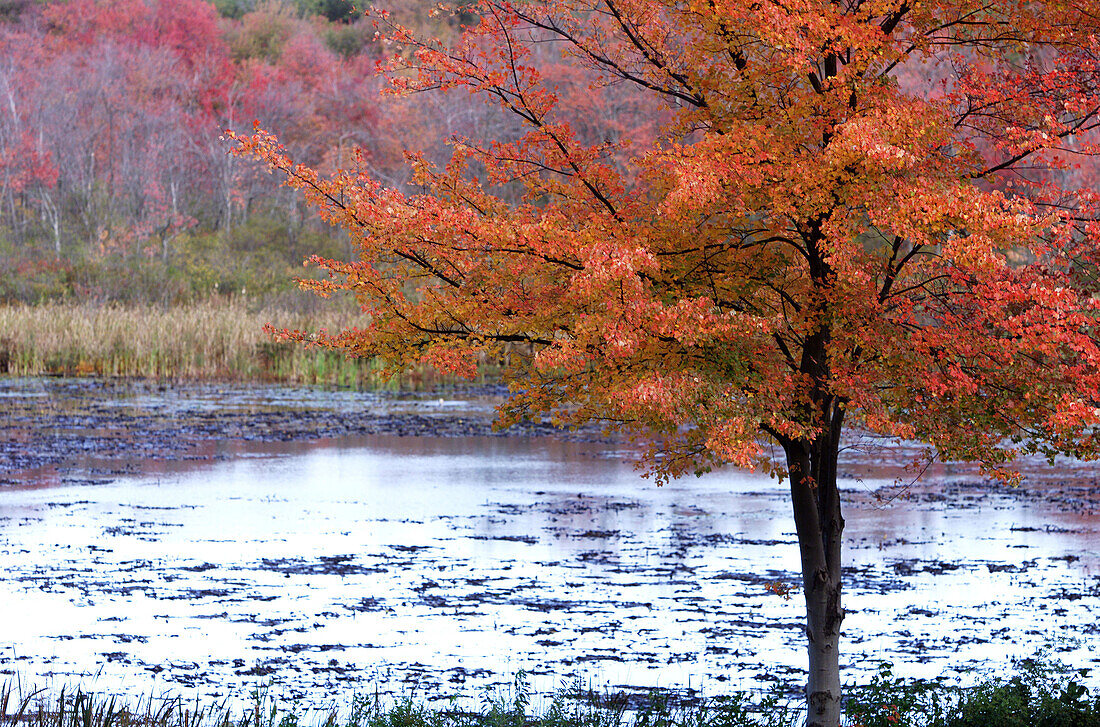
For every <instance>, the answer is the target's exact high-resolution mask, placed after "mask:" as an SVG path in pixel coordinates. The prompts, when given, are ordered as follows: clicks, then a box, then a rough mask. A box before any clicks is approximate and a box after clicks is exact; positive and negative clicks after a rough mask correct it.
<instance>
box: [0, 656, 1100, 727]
mask: <svg viewBox="0 0 1100 727" xmlns="http://www.w3.org/2000/svg"><path fill="white" fill-rule="evenodd" d="M1083 676H1084V675H1083V673H1081V672H1078V671H1074V670H1072V669H1069V668H1067V667H1065V666H1064V665H1061V664H1060V663H1058V662H1056V661H1049V660H1047V661H1035V660H1030V659H1028V660H1023V661H1022V662H1018V663H1017V667H1016V673H1015V674H1014V675H1012V676H1011V678H1008V679H1006V678H1003V677H992V678H989V679H986V680H985V681H983V682H981V683H979V684H977V685H975V686H972V687H960V686H958V685H952V684H949V683H945V682H944V680H937V681H932V682H919V681H918V682H909V681H905V680H902V679H899V678H896V677H894V675H893V673H892V671H891V669H890V667H889V666H888V665H884V667H883V668H882V669H881V670H880V672H879V674H878V675H877V676H876V677H875V678H874V679H872V681H871V682H870V683H869V684H866V685H863V686H856V687H849V688H848V690H847V691H848V698H847V701H846V706H845V713H846V716H845V719H844V721H843V723H844V725H845V726H846V727H1100V697H1096V696H1093V695H1091V694H1090V693H1089V690H1088V688H1087V687H1085V686H1084V685H1083V683H1082V677H1083ZM243 701H244V703H246V704H248V706H246V707H244V708H237V709H234V708H231V707H229V706H227V705H228V701H226V702H222V703H221V704H210V705H206V706H203V705H201V704H199V703H190V702H185V701H184V700H182V699H181V698H179V697H164V698H159V699H156V698H146V699H138V700H136V701H133V702H131V703H127V704H124V703H122V702H120V701H119V700H118V699H117V698H116V697H112V696H104V695H97V694H92V693H87V692H81V691H75V692H72V691H69V692H66V691H64V690H63V691H62V692H61V694H60V695H58V696H54V697H49V696H47V695H45V694H43V693H41V692H37V691H32V692H29V693H25V692H23V691H22V689H21V687H20V685H19V684H18V683H14V684H13V683H12V682H8V683H7V684H6V685H4V684H0V727H799V726H800V725H802V724H803V723H804V721H805V711H804V709H803V708H802V704H801V701H800V700H794V699H791V698H789V697H787V696H785V695H784V693H783V691H782V690H781V689H779V688H776V689H773V690H772V691H771V692H768V693H765V694H756V695H753V694H749V693H746V692H734V693H733V694H730V695H727V696H719V697H707V698H703V697H698V696H697V695H695V694H694V693H689V694H686V695H685V694H683V693H680V692H677V691H675V690H653V691H651V692H649V693H648V694H633V695H628V694H626V693H618V694H614V693H599V692H594V691H592V690H590V689H585V688H584V686H583V684H581V683H574V684H573V685H571V686H567V687H564V688H562V689H561V690H559V691H558V692H557V693H556V694H554V695H552V697H550V698H549V701H548V702H544V703H542V704H540V705H539V706H538V707H537V708H536V707H535V706H533V705H532V693H531V690H530V687H529V685H528V682H527V680H526V678H525V676H524V674H523V673H522V672H521V673H520V674H519V675H517V677H516V680H515V682H514V685H513V687H512V689H511V691H505V692H503V693H497V694H493V695H485V696H483V697H482V699H481V708H480V709H475V710H470V709H459V708H458V706H457V705H458V702H457V701H452V702H451V703H450V704H449V705H447V706H444V707H442V708H440V707H430V706H427V705H425V704H423V703H418V702H415V701H413V700H412V699H411V698H406V699H404V700H399V701H389V702H387V701H386V700H384V699H382V698H380V697H379V696H378V695H377V694H375V695H374V696H373V697H372V696H366V697H364V696H361V695H360V696H355V697H354V698H353V699H352V701H351V706H350V709H348V708H344V709H340V708H336V707H321V708H317V707H305V708H303V706H302V705H301V704H299V703H297V702H295V703H290V704H286V703H280V702H279V701H278V700H276V699H275V698H273V697H272V696H271V695H270V694H269V693H267V692H265V691H263V690H260V691H255V692H253V693H252V695H251V699H250V700H243Z"/></svg>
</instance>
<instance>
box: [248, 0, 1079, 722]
mask: <svg viewBox="0 0 1100 727" xmlns="http://www.w3.org/2000/svg"><path fill="white" fill-rule="evenodd" d="M475 11H476V14H477V16H478V18H479V22H478V23H476V24H474V25H472V26H471V27H470V28H469V29H468V30H467V32H466V33H465V34H464V35H463V36H462V37H461V39H459V40H458V41H457V42H453V43H444V42H441V41H438V40H433V39H431V38H423V37H421V36H419V35H417V34H416V33H413V32H410V31H408V30H406V29H405V28H403V27H401V26H400V25H398V24H396V23H394V22H392V20H390V19H389V18H388V17H387V16H386V14H384V13H381V14H379V17H378V23H379V26H380V29H381V30H382V31H383V32H385V33H386V34H387V35H388V37H389V38H390V39H391V40H392V41H393V42H394V43H395V44H396V45H397V46H398V47H399V48H400V49H401V51H400V52H399V53H398V54H397V55H395V57H394V58H393V60H392V62H391V63H390V64H389V66H388V69H387V73H388V77H389V81H390V87H391V89H392V91H393V92H394V93H397V94H416V93H417V92H427V91H433V90H444V91H448V92H449V93H451V94H455V93H461V92H464V91H468V92H469V93H471V94H473V95H475V96H477V97H480V98H483V99H486V100H487V101H489V102H492V103H495V104H496V105H498V106H499V107H500V108H501V109H503V110H504V111H505V112H507V113H508V114H510V115H511V116H512V117H513V118H514V119H516V120H518V121H519V122H520V124H521V125H522V130H521V132H520V133H518V134H516V135H514V136H512V137H510V138H476V137H471V136H456V138H455V139H454V140H453V144H452V156H451V158H450V159H449V160H448V161H447V162H446V163H445V164H433V163H431V162H430V161H429V160H427V159H426V158H424V157H423V156H420V155H417V154H412V155H411V156H410V158H409V163H410V165H411V168H412V170H413V174H414V177H413V181H414V182H415V184H417V185H419V189H418V190H416V191H415V192H413V193H409V192H407V191H402V190H399V189H395V188H394V187H393V186H391V185H388V184H385V183H384V182H383V181H382V180H379V179H378V178H377V177H376V176H375V175H373V174H372V173H371V171H370V169H369V166H368V164H367V163H366V160H365V158H363V157H362V156H359V157H355V158H354V159H353V160H352V161H351V163H349V164H347V165H345V166H344V167H343V168H342V169H340V170H339V171H337V172H335V173H334V174H331V175H326V174H321V173H319V172H318V171H317V170H316V169H315V168H313V167H311V166H307V165H303V164H301V163H299V161H298V160H297V159H295V158H294V154H293V153H289V152H288V151H287V150H286V149H285V148H284V147H283V146H282V145H281V144H280V142H279V141H278V140H277V139H276V137H275V136H273V135H271V134H269V133H267V132H266V131H263V130H257V131H256V132H255V133H253V134H251V135H248V136H235V137H234V138H236V139H237V141H238V146H237V152H238V153H241V154H245V155H249V156H254V157H259V158H261V159H263V160H264V161H265V162H267V164H268V165H269V166H270V167H271V168H272V169H274V170H278V171H279V172H280V173H282V174H283V175H284V176H285V180H286V183H287V184H288V185H289V186H291V187H293V188H296V189H298V190H300V191H301V192H302V194H303V196H304V198H305V199H307V200H308V201H309V202H310V204H312V205H313V206H315V207H316V208H317V209H318V210H320V213H321V214H322V215H323V216H324V217H325V219H327V220H329V221H330V222H331V223H333V224H334V225H338V226H339V227H341V228H343V229H344V230H346V231H347V232H348V234H349V235H350V236H351V238H352V240H353V242H354V245H355V247H356V248H357V251H358V256H357V259H353V260H350V261H337V260H329V259H322V258H315V259H314V260H313V262H314V263H315V264H317V265H319V266H321V267H322V268H323V269H325V270H327V271H329V272H330V273H331V274H332V275H333V278H332V279H330V280H327V281H324V282H322V283H316V282H310V283H308V285H309V286H310V287H313V288H314V289H316V290H317V291H318V292H321V293H322V294H329V293H331V292H334V291H338V290H347V291H350V292H351V293H353V294H354V295H355V296H356V298H357V300H358V301H359V302H360V303H361V305H362V307H363V311H364V314H365V315H364V319H363V324H362V326H361V327H359V328H355V329H352V330H347V331H344V332H342V333H339V334H333V335H328V334H315V335H311V334H305V333H300V332H285V333H284V335H285V336H287V337H289V338H292V339H297V340H301V341H305V342H308V343H311V344H319V345H322V346H328V347H332V348H335V349H338V350H342V351H345V352H346V353H347V354H349V355H352V356H375V355H381V356H384V357H386V358H388V359H390V360H392V361H393V362H395V363H396V364H398V365H404V364H408V363H411V362H429V363H431V364H433V365H435V366H438V367H440V368H443V369H447V370H449V371H454V372H458V373H464V372H465V373H469V372H471V371H472V370H473V366H474V363H475V361H476V360H477V359H478V357H479V356H485V355H489V356H492V357H498V358H500V359H502V360H506V361H507V362H508V363H509V366H510V371H511V376H512V379H511V380H512V382H513V389H512V390H513V395H512V397H511V399H510V401H509V402H508V403H507V404H505V405H504V407H503V408H502V409H501V414H502V419H503V421H504V422H505V423H507V422H508V421H511V420H513V419H515V418H517V417H524V416H546V415H549V416H552V417H554V418H556V419H557V420H558V421H559V422H561V423H563V424H573V423H578V422H581V421H586V420H590V419H597V420H600V421H603V422H606V423H607V424H608V425H609V426H611V427H618V428H623V429H626V430H629V431H631V432H634V433H636V434H639V435H641V436H642V437H644V438H645V439H646V440H647V441H649V442H651V443H652V444H651V446H650V448H649V450H648V453H647V456H646V465H647V466H648V467H649V469H650V470H651V471H653V472H655V473H657V474H658V475H659V476H660V477H667V476H676V475H680V474H683V473H685V472H692V471H700V470H706V469H708V468H711V467H715V466H720V465H723V464H726V463H733V464H737V465H741V466H756V467H762V468H764V469H765V470H768V471H772V472H775V473H777V474H780V475H781V476H785V477H787V478H788V479H789V481H790V484H791V502H792V508H793V512H794V518H795V524H796V526H797V530H798V534H799V544H800V550H801V554H802V563H803V575H804V583H803V585H804V593H805V596H806V603H807V635H808V637H809V656H810V675H809V687H808V690H807V697H808V700H809V705H810V724H814V725H818V724H821V725H826V724H827V725H836V724H837V721H838V720H839V690H840V686H839V685H840V682H839V676H838V671H837V648H838V636H839V630H840V622H841V619H842V618H843V609H842V608H841V601H840V596H841V583H840V573H841V571H840V563H841V533H842V530H843V519H842V517H841V503H840V494H839V491H838V490H837V486H836V458H837V452H838V448H839V445H840V436H841V433H842V430H843V428H844V427H845V425H847V426H852V427H858V428H860V429H862V430H866V431H870V432H875V433H878V434H882V435H887V436H892V437H900V438H907V439H916V440H920V441H923V442H925V443H926V444H927V458H928V459H932V458H946V459H968V460H977V461H979V462H981V463H983V465H984V467H985V469H986V471H987V472H988V473H989V474H991V475H994V476H997V477H1002V478H1005V479H1012V477H1013V475H1012V471H1011V462H1012V460H1014V459H1015V458H1016V457H1018V456H1020V455H1023V454H1032V453H1038V454H1041V455H1045V456H1051V457H1053V456H1055V455H1057V454H1071V455H1075V456H1092V455H1094V454H1095V453H1096V450H1097V441H1096V425H1097V423H1098V422H1100V409H1098V408H1097V405H1098V403H1100V345H1098V338H1097V326H1096V320H1097V311H1098V308H1100V303H1098V298H1097V293H1098V291H1097V286H1096V271H1097V254H1098V251H1100V245H1098V242H1100V237H1098V233H1100V227H1098V211H1100V209H1098V202H1100V198H1098V197H1097V194H1096V192H1095V191H1093V189H1091V188H1090V186H1089V184H1090V182H1091V181H1092V180H1093V178H1094V176H1093V173H1092V170H1093V169H1095V167H1094V165H1093V164H1092V156H1093V154H1094V152H1095V149H1096V147H1095V140H1096V134H1095V130H1096V126H1097V122H1098V116H1097V113H1098V109H1100V86H1098V81H1100V76H1098V67H1097V64H1098V62H1100V56H1098V51H1100V47H1098V41H1097V39H1096V38H1097V36H1096V33H1097V31H1098V30H1100V5H1096V4H1095V3H1094V2H1092V1H1091V0H1084V2H1081V1H1080V0H1075V1H1074V2H1063V1H1061V0H1038V1H1029V2H1014V1H1012V0H1004V1H1002V0H984V1H983V2H970V1H968V0H964V1H962V2H959V1H958V0H951V1H949V2H948V1H942V0H941V1H936V0H932V1H927V0H926V1H924V2H919V3H913V2H909V0H866V1H860V0H853V1H850V2H848V1H846V2H816V1H813V0H811V1H809V2H798V3H793V4H791V3H771V2H761V3H743V2H723V1H722V0H690V1H687V2H682V1H679V0H677V1H667V0H665V1H662V0H601V1H598V2H582V1H581V0H552V1H550V2H540V3H533V4H526V3H516V4H511V3H508V2H497V1H496V0H484V1H483V2H480V3H478V4H477V5H476V8H475ZM562 63H565V64H567V65H569V66H570V67H571V68H572V69H573V73H574V74H575V75H574V76H572V77H568V76H562V75H560V64H562ZM563 78H565V79H566V80H572V79H582V82H583V83H584V84H585V87H586V89H587V91H586V93H587V94H588V97H589V98H591V99H593V100H594V101H595V102H596V103H597V104H602V103H604V102H605V100H606V98H607V97H608V95H609V94H623V97H625V98H629V99H631V101H630V103H631V104H633V108H634V109H636V111H637V115H636V116H635V119H636V121H637V133H636V134H635V133H634V131H635V130H634V129H630V128H626V129H616V128H613V127H609V128H608V130H607V133H605V134H600V133H593V131H592V129H591V128H588V129H585V130H583V132H582V131H581V130H580V129H579V127H578V125H577V121H578V120H579V119H581V118H582V117H583V115H584V114H583V111H584V108H583V106H580V104H579V103H578V101H579V97H578V96H577V95H576V94H575V93H572V92H571V91H570V90H569V89H567V88H563V85H568V84H563V83H562V79H563ZM624 89H625V92H624ZM579 106H580V108H578V107H579ZM652 120H657V121H659V128H658V129H655V130H653V129H649V128H648V127H647V125H648V123H649V122H651V121H652ZM590 126H591V124H590ZM516 190H518V193H517V192H516Z"/></svg>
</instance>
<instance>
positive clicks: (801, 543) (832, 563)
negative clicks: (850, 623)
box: [785, 407, 844, 727]
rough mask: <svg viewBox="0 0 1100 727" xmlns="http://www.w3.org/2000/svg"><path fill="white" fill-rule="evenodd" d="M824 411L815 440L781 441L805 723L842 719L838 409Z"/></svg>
mask: <svg viewBox="0 0 1100 727" xmlns="http://www.w3.org/2000/svg"><path fill="white" fill-rule="evenodd" d="M830 408H831V407H830ZM827 416H829V426H828V428H827V429H826V430H825V431H824V432H822V433H821V435H820V436H819V437H818V438H817V439H816V440H814V441H813V442H789V443H787V444H786V445H785V449H786V452H787V465H788V470H789V473H790V478H791V502H792V504H793V507H794V520H795V527H796V530H797V533H798V547H799V551H800V554H801V558H802V589H803V593H804V595H805V598H806V637H807V648H808V656H809V678H808V680H807V683H806V702H807V705H808V707H809V716H808V721H807V725H808V726H809V727H837V726H838V725H839V724H840V660H839V645H840V625H841V622H842V621H843V620H844V609H843V607H842V605H841V569H840V558H841V537H842V534H843V531H844V519H843V518H842V517H841V512H840V493H839V491H838V490H837V484H836V461H837V452H838V449H839V439H840V430H841V418H842V415H841V412H840V411H835V410H834V411H828V410H827Z"/></svg>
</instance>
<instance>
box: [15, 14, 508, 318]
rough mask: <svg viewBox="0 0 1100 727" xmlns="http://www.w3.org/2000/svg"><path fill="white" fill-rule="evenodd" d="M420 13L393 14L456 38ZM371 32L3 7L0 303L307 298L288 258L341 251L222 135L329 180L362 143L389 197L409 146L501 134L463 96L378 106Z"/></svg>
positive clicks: (351, 18) (349, 22)
mask: <svg viewBox="0 0 1100 727" xmlns="http://www.w3.org/2000/svg"><path fill="white" fill-rule="evenodd" d="M429 5H430V4H429V3H427V2H404V3H397V4H396V5H395V7H394V13H395V14H396V15H397V16H399V17H400V19H401V21H402V22H403V23H406V24H409V25H411V26H412V27H419V28H421V29H423V30H424V31H426V32H430V33H432V34H434V35H438V36H442V37H447V36H448V35H449V34H454V33H457V32H458V29H459V27H460V24H461V23H462V21H463V18H462V17H461V14H459V15H447V16H439V17H435V18H432V17H431V13H430V12H429V11H430V8H429ZM375 33H376V31H375V28H374V26H373V25H372V23H371V21H370V20H369V19H368V18H366V17H364V13H363V12H362V11H361V10H360V9H357V8H356V7H355V6H353V5H352V4H351V3H348V2H344V1H343V0H295V1H294V2H289V1H284V0H260V1H259V2H250V1H248V0H219V1H218V2H216V3H209V2H205V1H204V0H153V1H152V2H149V1H147V0H70V1H67V2H39V1H35V0H6V1H5V2H0V302H4V303H8V304H17V303H18V304H39V303H43V302H48V301H66V302H69V303H72V302H91V303H94V304H102V303H119V304H127V305H129V304H147V305H155V306H161V307H163V306H168V305H173V304H178V303H181V302H187V301H195V300H202V299H206V298H209V297H211V296H221V297H224V296H227V295H236V296H241V295H243V296H247V297H248V298H249V299H250V300H252V301H258V302H259V304H261V305H272V304H278V305H280V306H283V307H285V306H288V305H289V306H292V307H293V306H299V305H308V303H309V302H310V298H309V296H303V295H301V294H299V293H297V291H296V289H295V286H294V283H293V281H292V277H293V276H295V275H302V274H303V272H302V270H303V269H302V266H301V263H302V259H303V258H305V257H307V256H308V255H310V254H317V253H320V254H331V255H340V254H346V253H347V249H346V246H347V243H346V241H345V240H344V239H343V238H342V237H341V236H340V234H338V233H337V232H336V231H334V230H332V229H331V228H329V227H328V226H327V225H324V224H322V223H320V222H319V221H318V220H317V219H316V217H315V216H311V215H310V214H309V213H308V212H307V211H306V209H305V207H304V204H303V202H302V201H301V200H300V199H299V198H298V196H297V195H295V194H293V193H292V192H290V191H289V190H286V189H281V188H280V186H279V180H278V179H277V178H276V177H273V176H272V175H270V174H268V173H267V171H266V170H265V169H264V168H263V167H262V166H261V165H259V164H257V163H254V162H250V161H247V160H242V159H241V158H239V157H234V156H231V155H230V154H228V153H227V145H226V143H225V141H224V140H223V139H222V135H223V134H224V132H225V131H226V130H228V129H232V130H236V131H243V130H251V128H252V126H253V123H254V122H259V123H260V124H261V125H262V126H263V127H264V128H267V129H271V130H273V131H275V132H277V133H278V134H279V137H280V138H281V139H282V141H283V143H284V144H285V146H286V147H287V149H288V150H289V151H290V152H291V153H293V154H294V155H295V156H296V158H299V159H301V160H302V161H303V162H306V163H309V164H312V165H315V166H317V167H318V168H320V169H326V170H331V169H334V168H336V167H338V166H340V165H342V164H344V163H346V162H347V161H348V160H349V159H350V158H351V155H352V152H353V149H355V148H358V149H360V150H361V160H362V163H364V164H366V165H367V166H368V167H369V172H370V173H371V174H372V175H374V176H376V177H378V178H380V179H385V180H387V181H388V182H390V183H392V184H393V185H394V186H397V187H405V186H406V185H407V183H408V174H409V172H408V168H407V166H406V165H405V160H404V157H403V154H404V149H406V148H409V147H418V148H424V147H427V148H429V149H431V148H435V149H439V150H440V153H441V154H442V152H443V151H444V149H445V147H444V142H445V141H446V140H447V139H449V138H454V137H461V136H466V135H476V136H492V135H500V134H502V133H504V134H506V133H507V130H506V129H504V128H495V127H494V124H497V125H499V124H502V123H505V120H503V119H502V118H500V117H499V115H494V112H493V111H492V109H491V108H490V107H489V106H488V105H486V104H485V103H484V102H482V101H479V100H476V99H474V98H472V97H470V96H469V94H450V95H447V96H446V97H440V96H432V95H421V96H418V97H416V98H413V99H396V98H393V97H392V96H391V97H386V96H383V95H381V94H380V90H381V88H382V85H383V84H382V81H381V79H379V78H378V75H377V73H376V68H377V66H378V64H379V63H380V62H381V61H382V60H383V59H384V58H386V57H387V56H389V55H392V54H393V53H395V52H397V51H396V50H395V49H393V48H389V47H385V46H384V45H383V44H382V43H380V42H378V41H376V40H375V37H376V36H375Z"/></svg>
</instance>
